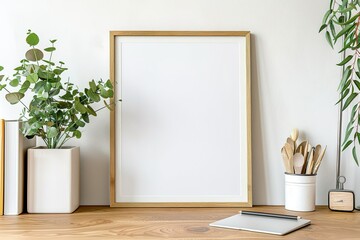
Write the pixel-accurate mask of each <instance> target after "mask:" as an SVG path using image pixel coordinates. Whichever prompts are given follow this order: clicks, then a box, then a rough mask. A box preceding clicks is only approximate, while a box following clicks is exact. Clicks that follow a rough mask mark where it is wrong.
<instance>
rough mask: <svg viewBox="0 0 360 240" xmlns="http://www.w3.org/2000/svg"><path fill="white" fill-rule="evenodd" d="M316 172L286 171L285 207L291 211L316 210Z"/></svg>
mask: <svg viewBox="0 0 360 240" xmlns="http://www.w3.org/2000/svg"><path fill="white" fill-rule="evenodd" d="M315 196H316V174H312V175H302V174H290V173H285V209H287V210H291V211H304V212H307V211H314V210H315Z"/></svg>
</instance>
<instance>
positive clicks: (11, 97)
mask: <svg viewBox="0 0 360 240" xmlns="http://www.w3.org/2000/svg"><path fill="white" fill-rule="evenodd" d="M23 97H24V94H23V93H20V92H13V93H8V94H6V95H5V98H6V100H7V101H8V102H9V103H10V104H16V103H18V102H19V101H20V100H21V99H22V98H23Z"/></svg>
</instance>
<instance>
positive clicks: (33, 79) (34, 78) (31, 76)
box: [26, 73, 39, 83]
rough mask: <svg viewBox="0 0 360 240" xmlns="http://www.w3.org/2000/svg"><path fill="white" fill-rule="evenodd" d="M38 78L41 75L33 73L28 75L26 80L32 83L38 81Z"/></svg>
mask: <svg viewBox="0 0 360 240" xmlns="http://www.w3.org/2000/svg"><path fill="white" fill-rule="evenodd" d="M38 79H39V77H38V75H37V74H36V73H31V74H29V75H27V76H26V80H27V81H29V82H30V83H36V82H37V80H38Z"/></svg>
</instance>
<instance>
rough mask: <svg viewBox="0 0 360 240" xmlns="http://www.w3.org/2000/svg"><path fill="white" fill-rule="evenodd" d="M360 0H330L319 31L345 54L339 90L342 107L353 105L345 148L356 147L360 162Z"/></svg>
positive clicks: (353, 153) (343, 149)
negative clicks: (359, 96) (359, 149)
mask: <svg viewBox="0 0 360 240" xmlns="http://www.w3.org/2000/svg"><path fill="white" fill-rule="evenodd" d="M359 25H360V0H330V5H329V9H328V10H327V11H326V13H325V14H324V17H323V21H322V25H321V27H320V30H319V32H322V31H323V32H325V38H326V40H327V42H328V43H329V45H330V46H331V47H332V48H333V49H335V48H336V49H337V51H338V52H339V54H341V55H342V60H341V61H340V62H339V63H338V64H337V65H338V66H339V67H341V69H342V77H341V79H339V80H340V81H339V86H338V91H339V93H340V99H339V100H338V102H337V104H339V103H341V104H342V109H341V110H342V111H345V110H346V109H347V108H351V114H350V119H349V122H348V124H347V127H346V131H345V136H344V140H343V142H342V151H345V150H346V149H347V148H349V147H350V146H351V147H352V156H353V159H354V160H355V163H356V164H357V165H359V161H358V157H357V153H356V149H357V147H358V146H359V144H360V128H359V125H360V101H359V99H358V98H357V97H358V95H359V93H360V50H359V47H360V38H359V33H360V29H359Z"/></svg>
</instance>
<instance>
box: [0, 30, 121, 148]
mask: <svg viewBox="0 0 360 240" xmlns="http://www.w3.org/2000/svg"><path fill="white" fill-rule="evenodd" d="M26 42H27V43H28V44H29V45H30V49H29V50H28V51H27V52H26V53H25V59H22V60H21V61H20V66H18V67H16V68H15V69H14V71H15V73H14V74H13V76H12V77H11V78H9V77H5V76H4V75H0V91H2V90H5V91H6V92H7V94H6V95H5V98H6V100H7V101H8V102H9V103H10V104H18V103H20V104H22V105H23V106H24V109H23V111H22V113H21V119H22V120H23V121H24V124H23V128H22V133H23V134H24V135H25V136H27V137H29V138H30V137H34V136H39V137H41V138H42V139H43V140H44V142H45V144H46V145H47V147H48V148H60V147H62V146H63V144H64V143H66V142H67V141H68V140H69V139H71V138H81V131H80V129H81V128H83V127H85V125H86V124H87V123H89V122H90V121H89V115H92V116H96V115H97V113H96V112H97V111H99V110H100V109H103V108H105V107H109V106H110V105H113V104H114V103H108V102H106V100H108V101H110V100H111V99H112V97H113V96H114V91H113V85H112V83H111V81H110V80H108V81H106V82H103V81H102V80H100V81H97V82H95V81H94V80H92V81H90V82H89V88H85V89H84V91H80V90H79V89H78V88H77V87H76V86H75V85H74V84H73V83H71V82H69V81H65V82H64V81H62V74H63V73H64V72H65V71H66V70H67V68H66V67H65V66H64V63H63V62H61V61H60V62H59V63H55V62H53V60H52V56H53V53H54V52H55V51H56V48H55V46H54V43H55V42H56V40H51V41H50V43H51V46H49V47H47V48H45V49H44V51H45V52H46V53H47V54H49V57H48V58H47V59H44V52H43V51H41V50H40V49H38V48H36V46H37V45H38V44H39V42H40V39H39V37H38V35H37V34H36V33H33V32H31V31H30V30H29V31H28V33H27V37H26ZM3 69H4V68H3V67H2V66H0V72H1V71H2V70H3ZM27 94H30V95H31V96H32V100H31V102H30V104H29V105H28V106H27V105H25V104H24V103H23V102H22V99H23V98H24V97H25V95H27ZM101 99H103V101H104V104H105V105H104V107H102V108H100V109H98V110H94V109H93V107H92V105H93V104H94V103H96V102H100V100H101ZM109 108H110V107H109Z"/></svg>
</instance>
